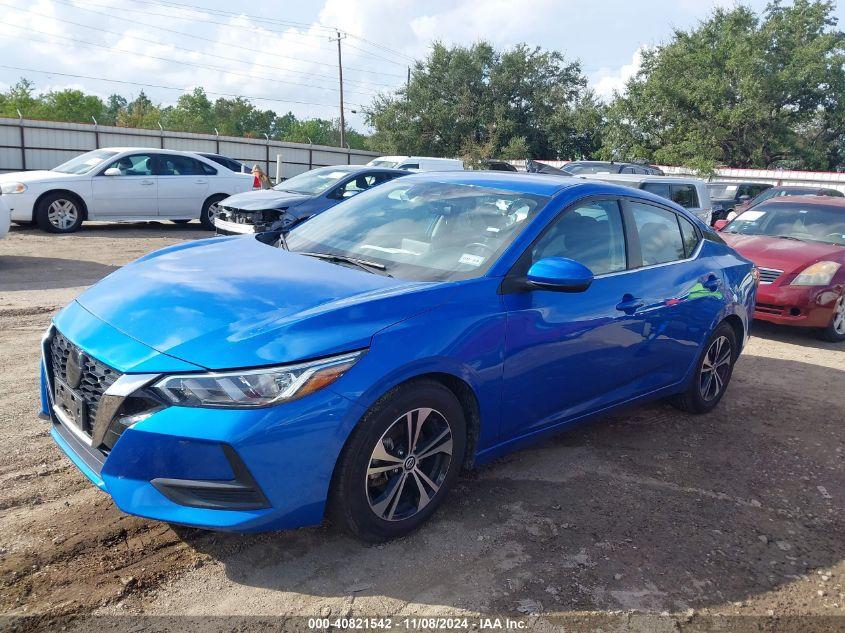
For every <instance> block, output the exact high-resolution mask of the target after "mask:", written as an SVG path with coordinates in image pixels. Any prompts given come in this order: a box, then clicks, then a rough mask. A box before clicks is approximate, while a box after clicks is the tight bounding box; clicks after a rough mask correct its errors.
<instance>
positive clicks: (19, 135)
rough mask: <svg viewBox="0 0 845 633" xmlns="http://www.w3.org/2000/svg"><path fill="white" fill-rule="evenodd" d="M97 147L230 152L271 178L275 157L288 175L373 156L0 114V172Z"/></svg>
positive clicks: (48, 163) (50, 163)
mask: <svg viewBox="0 0 845 633" xmlns="http://www.w3.org/2000/svg"><path fill="white" fill-rule="evenodd" d="M101 147H145V148H160V149H175V150H187V151H191V152H213V153H215V154H223V155H225V156H228V157H230V158H234V159H235V160H238V161H240V162H242V163H244V164H246V165H247V166H248V167H250V168H251V167H252V166H253V165H256V164H257V165H258V166H260V167H261V168H262V169H264V170H265V171H266V172H267V173H268V174H269V175H270V177H271V178H274V177H275V176H276V175H277V168H276V165H277V160H278V161H279V163H280V166H281V174H280V175H281V176H282V177H283V178H289V177H291V176H295V175H297V174H300V173H302V172H304V171H308V170H309V169H312V168H314V167H323V166H328V165H363V164H365V163H367V162H369V161H370V160H371V159H372V158H373V157H374V156H378V154H376V153H373V152H365V151H362V150H356V149H343V148H340V147H328V146H325V145H309V144H307V143H287V142H284V141H274V140H271V139H266V138H265V139H254V138H242V137H237V136H219V135H216V134H193V133H190V132H170V131H167V130H146V129H139V128H126V127H115V126H111V125H88V124H84V123H60V122H55V121H35V120H31V119H6V118H2V117H0V173H2V172H10V171H26V170H33V169H52V168H53V167H55V166H56V165H60V164H61V163H63V162H65V161H67V160H70V159H71V158H73V157H74V156H78V155H79V154H82V153H83V152H87V151H90V150H93V149H99V148H101ZM277 157H280V158H277Z"/></svg>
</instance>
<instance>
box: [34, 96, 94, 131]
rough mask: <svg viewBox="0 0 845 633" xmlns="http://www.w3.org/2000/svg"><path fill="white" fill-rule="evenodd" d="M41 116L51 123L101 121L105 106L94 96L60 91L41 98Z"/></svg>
mask: <svg viewBox="0 0 845 633" xmlns="http://www.w3.org/2000/svg"><path fill="white" fill-rule="evenodd" d="M40 105H41V108H40V109H41V116H42V117H43V118H45V119H49V120H51V121H71V122H72V121H83V122H85V123H91V122H92V119H97V121H98V122H99V121H101V120H102V119H103V113H104V112H105V104H104V103H103V102H102V100H101V99H100V98H99V97H97V96H94V95H86V94H85V93H84V92H82V91H81V90H73V89H68V90H60V91H58V92H48V93H47V94H45V95H43V96H42V97H41V104H40Z"/></svg>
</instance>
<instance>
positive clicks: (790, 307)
mask: <svg viewBox="0 0 845 633" xmlns="http://www.w3.org/2000/svg"><path fill="white" fill-rule="evenodd" d="M787 281H788V279H787ZM842 292H843V286H842V285H838V286H832V287H823V286H790V285H780V284H778V283H774V284H760V286H759V287H758V289H757V304H756V306H755V307H754V318H755V319H759V320H761V321H769V322H770V323H777V324H779V325H793V326H797V327H818V328H823V327H827V326H828V325H829V324H830V320H831V318H832V317H833V307H834V305H835V304H836V300H837V299H838V298H839V296H840V295H841V294H842Z"/></svg>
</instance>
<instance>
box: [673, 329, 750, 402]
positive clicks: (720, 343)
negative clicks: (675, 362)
mask: <svg viewBox="0 0 845 633" xmlns="http://www.w3.org/2000/svg"><path fill="white" fill-rule="evenodd" d="M738 355H739V348H738V347H737V341H736V333H735V332H734V329H733V328H732V327H731V326H730V324H728V323H724V322H722V323H721V324H719V326H718V327H717V328H716V330H715V331H714V332H713V334H711V335H710V339H709V340H708V341H707V345H706V346H705V347H704V352H702V354H701V356H700V357H699V359H698V365H697V366H696V372H695V375H694V376H693V379H692V380H691V381H690V384H689V386H688V387H687V390H686V391H685V392H684V393H682V394H680V395H678V396H676V397H675V398H674V399H673V400H672V404H674V405H675V406H676V407H677V408H679V409H681V410H682V411H687V412H688V413H707V412H709V411H711V410H712V409H713V408H714V407H715V406H716V405H717V404H719V401H720V400H721V399H722V396H723V395H725V391H726V390H727V388H728V383H729V382H730V380H731V375H732V374H733V367H734V362H735V361H736V359H737V356H738Z"/></svg>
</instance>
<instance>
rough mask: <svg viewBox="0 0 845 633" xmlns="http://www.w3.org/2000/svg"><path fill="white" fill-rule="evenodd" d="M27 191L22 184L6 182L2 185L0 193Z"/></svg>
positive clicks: (0, 185)
mask: <svg viewBox="0 0 845 633" xmlns="http://www.w3.org/2000/svg"><path fill="white" fill-rule="evenodd" d="M26 190H27V186H26V185H25V184H23V183H22V182H4V183H2V184H0V193H4V194H7V195H8V194H13V193H23V192H24V191H26Z"/></svg>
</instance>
